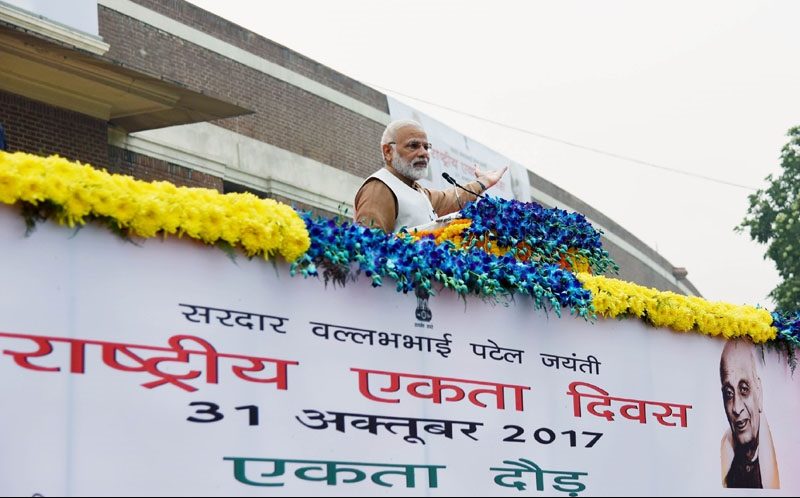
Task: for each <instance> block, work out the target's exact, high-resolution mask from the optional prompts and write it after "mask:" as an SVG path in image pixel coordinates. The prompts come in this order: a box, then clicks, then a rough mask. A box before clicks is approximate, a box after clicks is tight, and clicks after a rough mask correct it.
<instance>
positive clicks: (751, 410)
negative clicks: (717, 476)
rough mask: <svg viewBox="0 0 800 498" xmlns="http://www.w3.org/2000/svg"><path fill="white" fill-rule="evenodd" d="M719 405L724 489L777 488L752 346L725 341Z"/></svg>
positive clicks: (720, 374)
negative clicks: (722, 424)
mask: <svg viewBox="0 0 800 498" xmlns="http://www.w3.org/2000/svg"><path fill="white" fill-rule="evenodd" d="M719 376H720V381H721V383H722V403H723V406H724V408H725V416H726V418H727V419H728V429H727V430H726V431H725V434H724V436H723V437H722V444H721V448H720V452H721V455H720V456H721V463H722V485H723V486H724V487H726V488H772V489H777V488H780V479H779V477H778V463H777V459H776V458H775V446H774V445H773V441H772V432H771V431H770V428H769V424H768V423H767V417H766V414H765V413H764V390H763V386H762V384H761V377H760V376H759V373H758V368H757V358H756V351H755V346H754V345H753V343H752V342H750V341H749V340H746V339H735V340H731V341H728V342H727V343H726V344H725V347H724V348H723V350H722V357H721V358H720V362H719Z"/></svg>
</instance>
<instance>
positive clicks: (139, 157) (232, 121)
mask: <svg viewBox="0 0 800 498" xmlns="http://www.w3.org/2000/svg"><path fill="white" fill-rule="evenodd" d="M5 1H6V2H10V3H3V2H2V1H0V63H2V67H3V68H4V72H5V73H6V74H5V75H0V123H2V124H3V125H4V126H5V129H6V134H7V138H8V145H9V148H10V150H23V151H29V152H34V153H37V154H51V153H58V154H60V155H62V156H65V157H68V158H71V159H77V160H80V161H84V162H89V163H92V164H94V165H96V166H101V167H105V168H107V169H108V170H109V171H113V172H120V173H125V174H130V175H133V176H136V177H138V178H142V179H147V180H151V179H165V180H169V181H171V182H173V183H176V184H179V185H187V186H202V187H211V188H216V189H218V190H220V191H224V192H232V191H252V192H255V193H258V194H259V195H262V196H267V197H271V198H275V199H277V200H280V201H283V202H287V203H290V204H292V205H294V206H296V207H299V208H303V209H312V210H314V211H316V212H319V213H322V214H336V213H344V212H348V213H352V206H351V203H352V199H353V196H354V194H355V191H356V190H357V188H358V186H359V185H360V184H361V181H362V180H363V178H365V177H366V176H368V175H369V174H371V173H372V172H373V171H375V170H376V169H377V168H378V167H380V162H379V153H378V148H377V144H378V143H379V141H380V136H381V133H382V132H383V129H384V127H385V125H386V124H387V123H388V122H389V119H390V118H389V105H388V102H387V97H386V95H384V94H382V93H380V92H378V91H376V90H374V89H372V88H369V87H367V86H365V85H363V84H361V83H359V82H358V81H355V80H353V79H352V78H349V77H347V76H345V75H343V74H340V73H338V72H336V71H334V70H332V69H330V68H327V67H325V66H323V65H321V64H319V63H317V62H315V61H313V60H311V59H309V58H307V57H304V56H303V55H301V54H298V53H296V52H293V51H291V50H289V49H287V48H286V47H283V46H281V45H279V44H276V43H274V42H272V41H270V40H268V39H266V38H264V37H262V36H260V35H257V34H255V33H253V32H250V31H248V30H246V29H244V28H242V27H240V26H238V25H236V24H233V23H231V22H229V21H226V20H225V19H222V18H220V17H218V16H216V15H214V14H211V13H210V12H207V11H204V10H202V9H200V8H198V7H196V6H194V5H192V4H190V3H188V2H185V1H183V0H76V2H75V3H76V4H77V5H78V7H80V8H83V9H85V11H84V12H85V13H84V14H83V15H82V16H79V17H78V16H76V14H75V12H76V11H80V8H78V7H74V6H72V7H71V10H72V12H67V13H65V12H63V10H64V9H63V7H62V8H61V9H59V7H58V5H59V2H57V1H56V0H52V1H51V2H42V3H43V4H45V5H46V6H47V5H49V7H43V8H42V9H43V11H42V12H37V13H30V12H27V11H24V10H22V9H20V8H19V5H21V2H20V1H19V0H5ZM15 3H16V4H18V5H14V4H15ZM72 3H73V2H70V4H72ZM48 9H49V10H48ZM70 16H71V17H70ZM92 16H94V17H92ZM87 18H90V19H89V22H88V25H86V24H84V25H79V23H86V19H87ZM76 19H78V20H76ZM341 143H346V144H347V147H341V146H340V144H341ZM528 177H529V183H530V185H531V192H532V197H533V200H535V201H537V202H540V203H542V204H544V205H549V206H556V205H557V206H558V207H561V208H564V209H569V210H574V211H579V212H582V213H584V214H585V215H586V216H587V217H588V218H589V219H590V220H591V221H592V222H593V223H594V224H595V226H598V227H599V228H602V229H603V230H604V232H605V237H604V244H605V247H606V248H607V250H608V251H609V252H610V253H611V256H612V257H613V258H614V259H615V260H616V261H617V262H618V263H619V264H620V266H621V268H622V270H621V272H620V277H621V278H623V279H626V280H629V281H633V282H637V283H640V284H643V285H647V286H653V287H657V288H660V289H664V290H673V291H676V292H680V293H683V294H694V295H698V294H699V293H698V292H697V290H696V289H695V288H694V286H693V285H692V284H691V283H690V282H689V281H688V280H686V278H685V276H686V275H685V270H683V269H682V268H673V266H672V265H671V264H670V263H669V262H668V261H667V260H666V259H664V258H663V257H661V256H660V255H658V254H657V253H656V252H655V251H653V250H652V249H650V248H649V247H647V246H646V245H645V244H644V243H642V242H641V241H640V240H639V239H637V238H636V237H634V236H633V235H632V234H630V233H629V232H627V231H626V230H625V229H624V228H622V227H621V226H619V225H617V224H616V223H614V222H613V221H612V220H610V219H609V218H607V217H606V216H604V215H603V214H602V213H600V212H598V211H596V210H595V209H593V208H592V207H591V206H589V205H587V204H585V203H584V202H582V201H581V200H580V199H577V198H575V197H574V196H572V195H570V194H569V193H568V192H566V191H564V190H563V189H560V188H559V187H558V186H556V185H554V184H552V183H550V182H548V181H546V180H545V179H543V178H541V177H539V176H537V175H535V174H533V173H530V172H529V173H528ZM526 200H527V199H526Z"/></svg>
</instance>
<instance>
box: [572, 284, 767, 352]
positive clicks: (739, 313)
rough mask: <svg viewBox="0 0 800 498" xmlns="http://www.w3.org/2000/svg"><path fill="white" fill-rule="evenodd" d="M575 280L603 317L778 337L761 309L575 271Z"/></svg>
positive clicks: (729, 335)
mask: <svg viewBox="0 0 800 498" xmlns="http://www.w3.org/2000/svg"><path fill="white" fill-rule="evenodd" d="M578 279H579V280H580V281H581V282H582V283H583V285H584V287H586V288H587V289H589V290H590V291H591V293H592V302H593V304H594V309H595V311H596V312H597V313H598V314H599V315H601V316H604V317H610V318H617V317H624V316H636V317H639V318H641V319H642V320H644V321H646V322H648V323H650V324H652V325H654V326H656V327H666V328H670V329H672V330H675V331H678V332H688V331H690V330H696V331H697V332H700V333H702V334H706V335H711V336H723V337H725V338H726V339H732V338H734V337H739V336H743V335H747V336H750V337H751V338H752V339H753V342H755V343H761V342H766V341H770V340H774V339H775V338H776V336H778V332H779V331H778V329H776V328H775V327H773V326H772V325H773V317H772V316H771V315H770V313H769V311H767V310H765V309H761V308H756V307H754V306H736V305H733V304H728V303H719V302H717V303H715V302H710V301H706V300H705V299H703V298H700V297H695V296H684V295H681V294H675V293H674V292H665V291H659V290H656V289H652V288H647V287H643V286H641V285H637V284H633V283H630V282H624V281H622V280H617V279H612V278H606V277H602V276H595V275H589V274H587V273H580V274H578Z"/></svg>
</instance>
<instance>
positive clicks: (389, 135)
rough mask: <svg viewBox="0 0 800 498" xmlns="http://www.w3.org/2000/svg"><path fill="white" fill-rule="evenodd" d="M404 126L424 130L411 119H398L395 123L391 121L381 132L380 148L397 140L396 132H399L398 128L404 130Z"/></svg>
mask: <svg viewBox="0 0 800 498" xmlns="http://www.w3.org/2000/svg"><path fill="white" fill-rule="evenodd" d="M406 126H413V127H415V128H419V129H420V130H423V129H424V128H423V127H422V125H421V124H419V123H418V122H417V121H414V120H413V119H398V120H397V121H392V122H391V123H389V125H388V126H387V127H386V129H385V130H383V136H382V137H381V146H383V145H386V144H388V143H389V142H394V141H395V140H397V131H398V130H400V128H405V127H406Z"/></svg>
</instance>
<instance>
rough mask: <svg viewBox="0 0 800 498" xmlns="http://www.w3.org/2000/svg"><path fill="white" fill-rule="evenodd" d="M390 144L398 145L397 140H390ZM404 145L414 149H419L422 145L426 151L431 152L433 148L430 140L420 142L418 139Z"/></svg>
mask: <svg viewBox="0 0 800 498" xmlns="http://www.w3.org/2000/svg"><path fill="white" fill-rule="evenodd" d="M388 145H397V142H388ZM403 147H405V148H406V149H408V150H413V151H418V150H419V148H420V147H422V148H423V149H425V151H426V152H430V151H431V149H433V145H431V144H430V143H429V142H418V141H416V140H412V141H410V142H408V143H407V144H405V145H404V146H403Z"/></svg>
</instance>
